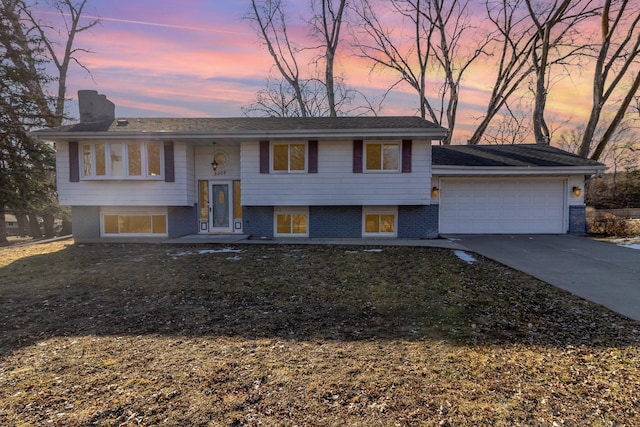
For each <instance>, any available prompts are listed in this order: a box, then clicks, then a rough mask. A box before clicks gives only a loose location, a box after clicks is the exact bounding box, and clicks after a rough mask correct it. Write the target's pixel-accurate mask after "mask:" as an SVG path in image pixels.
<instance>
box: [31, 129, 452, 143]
mask: <svg viewBox="0 0 640 427" xmlns="http://www.w3.org/2000/svg"><path fill="white" fill-rule="evenodd" d="M32 134H33V135H35V136H36V137H37V138H39V139H44V140H51V141H68V140H120V139H129V140H140V139H144V140H148V139H158V140H175V139H180V140H189V139H191V140H207V141H210V140H211V139H212V138H215V139H216V140H218V141H225V140H226V141H245V140H247V139H253V140H259V139H272V140H273V139H300V138H304V139H308V138H318V139H323V140H331V139H334V140H339V139H362V138H365V139H387V138H389V139H437V140H440V139H442V138H444V137H445V136H446V132H443V131H442V130H441V129H433V130H431V129H423V130H417V129H415V128H412V129H375V130H372V129H368V130H365V131H363V130H361V129H360V130H357V129H347V130H345V129H329V130H326V129H323V130H317V129H295V130H288V131H282V130H276V131H266V130H256V131H242V132H238V131H219V130H211V131H197V132H193V131H191V132H189V131H178V132H175V131H151V132H147V131H110V132H109V131H107V132H86V131H85V132H55V131H47V130H46V129H44V130H38V131H34V132H32Z"/></svg>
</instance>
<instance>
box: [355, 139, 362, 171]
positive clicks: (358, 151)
mask: <svg viewBox="0 0 640 427" xmlns="http://www.w3.org/2000/svg"><path fill="white" fill-rule="evenodd" d="M353 173H362V140H361V139H355V140H354V141H353Z"/></svg>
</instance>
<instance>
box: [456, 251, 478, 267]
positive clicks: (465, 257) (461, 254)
mask: <svg viewBox="0 0 640 427" xmlns="http://www.w3.org/2000/svg"><path fill="white" fill-rule="evenodd" d="M453 253H454V254H456V256H457V257H458V258H460V259H461V260H463V261H464V262H466V263H467V264H473V263H474V262H476V259H475V258H474V257H472V256H471V255H469V254H468V253H466V252H465V251H453Z"/></svg>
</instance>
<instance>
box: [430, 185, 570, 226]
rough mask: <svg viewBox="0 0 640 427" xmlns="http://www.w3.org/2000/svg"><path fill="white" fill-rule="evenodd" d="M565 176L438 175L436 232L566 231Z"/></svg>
mask: <svg viewBox="0 0 640 427" xmlns="http://www.w3.org/2000/svg"><path fill="white" fill-rule="evenodd" d="M565 188H566V179H558V178H538V179H526V178H515V177H510V178H442V179H441V180H440V232H441V233H445V234H447V233H448V234H452V233H460V234H474V233H485V234H502V233H509V234H511V233H549V234H558V233H565V232H566V225H565V224H566V218H567V215H566V210H565V205H566V203H565V194H566V191H565Z"/></svg>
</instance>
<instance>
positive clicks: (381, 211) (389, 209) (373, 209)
mask: <svg viewBox="0 0 640 427" xmlns="http://www.w3.org/2000/svg"><path fill="white" fill-rule="evenodd" d="M367 215H378V216H380V215H393V232H392V233H389V232H377V233H370V232H367V231H366V227H367V221H366V218H367ZM362 237H398V207H397V206H363V207H362Z"/></svg>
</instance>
